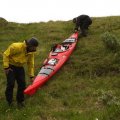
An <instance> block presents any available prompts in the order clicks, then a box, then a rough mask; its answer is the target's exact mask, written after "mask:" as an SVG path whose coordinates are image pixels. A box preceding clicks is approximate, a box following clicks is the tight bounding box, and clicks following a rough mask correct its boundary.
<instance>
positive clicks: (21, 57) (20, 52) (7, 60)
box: [3, 42, 34, 77]
mask: <svg viewBox="0 0 120 120" xmlns="http://www.w3.org/2000/svg"><path fill="white" fill-rule="evenodd" d="M25 63H27V65H28V74H29V75H30V77H33V76H34V53H33V52H29V53H27V51H26V43H25V42H18V43H13V44H11V45H10V46H9V47H8V49H7V50H6V51H5V52H4V54H3V67H4V68H8V67H9V64H11V65H14V66H17V67H21V66H23V65H24V64H25Z"/></svg>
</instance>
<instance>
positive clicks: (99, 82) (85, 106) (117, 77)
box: [0, 16, 120, 120]
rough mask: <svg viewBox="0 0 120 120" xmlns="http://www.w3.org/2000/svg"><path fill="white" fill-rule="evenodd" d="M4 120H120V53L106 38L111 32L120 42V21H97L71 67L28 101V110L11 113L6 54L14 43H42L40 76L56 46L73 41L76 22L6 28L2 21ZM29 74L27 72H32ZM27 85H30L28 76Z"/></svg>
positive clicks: (0, 118) (0, 111)
mask: <svg viewBox="0 0 120 120" xmlns="http://www.w3.org/2000/svg"><path fill="white" fill-rule="evenodd" d="M0 22H1V24H0V68H1V69H0V86H1V90H0V120H97V119H98V120H119V119H120V94H119V93H120V67H119V66H120V57H119V56H120V51H117V52H111V51H109V50H107V49H106V48H105V46H104V43H103V41H102V38H101V36H102V35H103V34H104V33H105V32H107V31H108V32H109V33H111V34H113V35H115V36H116V37H117V38H118V40H120V17H119V16H116V17H112V16H111V17H100V18H93V24H92V25H91V26H90V28H89V35H88V36H87V37H84V38H82V37H80V38H79V41H78V44H77V46H76V49H75V51H74V52H73V54H72V55H71V57H70V59H69V60H68V61H67V62H66V64H65V65H64V66H63V67H62V68H61V70H59V72H58V73H56V75H54V76H53V77H52V78H51V79H50V80H49V81H48V82H47V83H46V84H45V85H44V86H43V87H42V88H40V89H39V90H38V91H37V93H36V94H35V95H34V96H31V97H29V96H25V97H26V100H25V104H26V107H25V108H23V109H18V108H17V105H16V99H15V98H16V87H15V90H14V106H13V107H11V108H9V107H8V105H7V103H6V100H5V95H4V91H5V87H6V77H5V74H4V70H3V67H2V53H3V52H4V50H5V49H6V48H7V47H8V45H10V44H11V43H13V42H18V41H23V40H25V39H29V38H31V37H33V36H34V37H36V38H38V39H39V42H40V45H39V48H38V51H37V54H36V56H35V68H36V70H35V74H36V75H37V73H38V71H39V67H40V66H41V65H42V62H43V61H44V59H45V58H46V57H47V55H48V53H49V51H50V48H51V45H52V44H54V43H61V42H62V41H63V40H64V39H66V38H68V37H69V36H70V35H71V34H72V32H73V28H74V24H73V23H72V21H56V22H54V21H49V22H40V23H29V24H18V23H10V22H8V23H7V24H3V22H5V21H0ZM26 72H27V71H26ZM26 81H27V84H30V82H29V80H28V77H27V76H26Z"/></svg>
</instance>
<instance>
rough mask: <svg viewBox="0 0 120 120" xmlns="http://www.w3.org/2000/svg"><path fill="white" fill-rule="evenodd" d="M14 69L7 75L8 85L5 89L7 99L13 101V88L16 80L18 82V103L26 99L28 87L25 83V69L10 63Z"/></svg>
mask: <svg viewBox="0 0 120 120" xmlns="http://www.w3.org/2000/svg"><path fill="white" fill-rule="evenodd" d="M10 68H11V69H12V71H9V73H8V74H7V75H6V76H7V87H6V91H5V95H6V100H7V101H8V102H9V103H11V102H12V100H13V88H14V85H15V81H16V82H17V95H16V100H17V102H18V103H21V102H23V101H24V93H23V91H24V89H25V87H26V83H25V71H24V68H23V67H16V66H13V65H10Z"/></svg>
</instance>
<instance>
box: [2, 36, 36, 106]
mask: <svg viewBox="0 0 120 120" xmlns="http://www.w3.org/2000/svg"><path fill="white" fill-rule="evenodd" d="M37 47H38V40H37V39H36V38H31V39H30V40H25V41H24V42H18V43H13V44H11V45H10V46H9V47H8V48H7V50H6V51H5V52H4V54H3V66H4V70H5V74H6V77H7V87H6V91H5V95H6V100H7V102H8V104H9V105H12V101H13V88H14V84H15V80H16V81H17V84H18V89H17V95H16V100H17V103H18V106H21V107H23V106H24V103H23V102H24V94H23V91H24V89H25V87H26V83H25V71H24V68H23V66H24V64H25V63H27V65H28V73H29V76H30V78H31V79H33V78H34V52H35V51H36V48H37Z"/></svg>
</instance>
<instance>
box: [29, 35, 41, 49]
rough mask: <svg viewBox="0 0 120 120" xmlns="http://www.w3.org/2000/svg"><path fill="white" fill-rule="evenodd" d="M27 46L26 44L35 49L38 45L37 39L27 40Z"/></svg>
mask: <svg viewBox="0 0 120 120" xmlns="http://www.w3.org/2000/svg"><path fill="white" fill-rule="evenodd" d="M27 44H28V45H29V46H34V47H37V46H38V44H39V43H38V40H37V38H35V37H32V38H31V39H29V40H27Z"/></svg>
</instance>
